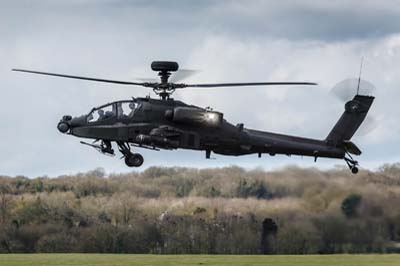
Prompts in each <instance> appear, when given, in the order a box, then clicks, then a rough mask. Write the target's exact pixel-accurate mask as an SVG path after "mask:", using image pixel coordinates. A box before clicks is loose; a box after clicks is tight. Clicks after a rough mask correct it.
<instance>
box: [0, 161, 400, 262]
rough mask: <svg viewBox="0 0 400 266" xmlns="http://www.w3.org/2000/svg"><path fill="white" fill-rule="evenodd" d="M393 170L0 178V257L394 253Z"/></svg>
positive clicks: (398, 194)
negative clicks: (27, 254)
mask: <svg viewBox="0 0 400 266" xmlns="http://www.w3.org/2000/svg"><path fill="white" fill-rule="evenodd" d="M399 206H400V164H392V165H384V166H382V167H381V168H380V169H379V170H377V171H375V172H371V171H360V173H359V174H358V175H352V174H351V173H349V171H348V169H346V168H335V169H333V170H329V171H320V170H318V169H314V168H307V169H304V168H297V167H287V168H285V169H282V170H279V171H272V172H267V171H264V170H262V169H254V170H245V169H242V168H239V167H234V166H232V167H226V168H215V169H193V168H181V167H172V168H160V167H151V168H149V169H147V170H145V171H143V172H132V173H127V174H106V173H105V172H104V170H102V169H95V170H93V171H90V172H87V173H80V174H76V175H70V176H59V177H55V178H49V177H37V178H32V179H31V178H27V177H22V176H17V177H6V176H2V177H0V253H18V252H58V253H62V252H100V253H155V254H181V253H208V254H310V253H320V254H327V253H367V252H375V253H387V252H400V207H399Z"/></svg>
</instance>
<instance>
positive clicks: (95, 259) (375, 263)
mask: <svg viewBox="0 0 400 266" xmlns="http://www.w3.org/2000/svg"><path fill="white" fill-rule="evenodd" d="M20 265H41V266H42V265H43V266H47V265H49V266H50V265H51V266H64V265H65V266H67V265H68V266H75V265H83V266H99V265H107V266H125V265H135V266H136V265H155V266H158V265H160V266H161V265H163V266H164V265H166V266H172V265H229V266H231V265H238V266H245V265H246V266H247V265H278V266H279V265H282V266H291V265H296V266H313V265H315V266H317V265H318V266H320V265H323V266H331V265H332V266H359V265H360V266H361V265H371V266H381V265H382V266H392V265H393V266H399V265H400V255H307V256H294V255H292V256H241V255H235V256H219V255H215V256H210V255H208V256H204V255H109V254H11V255H8V254H7V255H5V254H2V255H0V266H20Z"/></svg>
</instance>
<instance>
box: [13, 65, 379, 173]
mask: <svg viewBox="0 0 400 266" xmlns="http://www.w3.org/2000/svg"><path fill="white" fill-rule="evenodd" d="M151 69H152V70H153V71H155V72H158V76H159V78H160V81H159V82H148V81H146V82H131V81H119V80H110V79H100V78H91V77H82V76H73V75H65V74H57V73H50V72H40V71H33V70H26V69H12V70H13V71H19V72H26V73H32V74H41V75H50V76H56V77H63V78H73V79H81V80H89V81H97V82H106V83H114V84H120V85H134V86H142V87H146V88H150V89H152V90H153V91H154V93H155V94H156V95H158V96H159V99H156V98H150V97H144V98H132V99H129V100H123V101H115V102H111V103H107V104H104V105H101V106H99V107H95V108H93V109H92V110H91V111H90V112H89V113H88V114H84V115H81V116H77V117H72V116H70V115H65V116H63V117H62V119H61V120H60V122H59V123H58V125H57V128H58V130H59V131H60V132H61V133H64V134H68V135H73V136H76V137H80V138H87V139H94V141H93V142H92V143H88V142H84V141H81V143H82V144H85V145H88V146H91V147H93V148H95V149H96V150H98V151H100V152H101V153H103V154H108V155H115V151H114V149H113V146H112V143H113V142H115V143H116V144H117V146H118V150H119V151H120V153H121V154H122V155H123V158H124V160H125V163H126V165H127V166H129V167H139V166H141V165H142V164H143V161H144V159H143V156H142V155H141V154H140V153H137V152H134V151H133V150H134V149H136V148H146V149H151V150H160V149H168V150H173V149H190V150H198V151H205V158H207V159H210V158H211V157H210V156H211V153H212V152H213V153H215V154H221V155H231V156H239V155H248V154H257V155H258V157H261V156H262V154H269V155H271V156H274V155H276V154H283V155H288V156H291V155H300V156H310V157H314V160H315V161H317V158H319V157H324V158H334V159H344V161H345V162H346V164H347V165H348V167H349V169H350V170H351V172H352V173H354V174H356V173H357V172H358V162H357V161H356V160H354V159H353V157H352V155H360V154H361V150H360V149H359V148H358V147H357V146H356V145H355V144H354V143H353V142H352V141H351V138H352V137H353V135H354V134H355V132H356V131H357V129H358V128H359V127H360V125H361V123H362V122H363V121H364V119H365V117H366V115H367V113H368V111H369V109H370V107H371V105H372V103H373V100H374V97H373V96H368V95H360V94H359V93H358V89H357V94H356V95H355V96H354V97H353V98H352V99H351V100H349V101H347V102H346V104H345V110H344V112H343V114H342V116H341V117H340V118H339V120H338V121H337V123H336V124H335V125H334V127H333V129H332V130H331V131H330V133H329V134H328V135H327V137H326V138H325V139H321V140H319V139H310V138H304V137H298V136H290V135H284V134H277V133H272V132H265V131H260V130H255V129H248V128H245V127H244V126H243V124H241V123H240V124H236V125H234V124H232V123H229V122H228V121H226V120H225V119H224V115H223V113H221V112H218V111H215V110H213V109H211V108H201V107H198V106H195V105H190V104H186V103H184V102H182V101H179V100H174V99H173V98H171V95H172V94H173V93H174V92H175V91H176V90H181V89H185V88H215V87H236V86H263V85H268V86H270V85H317V84H316V83H312V82H244V83H204V84H186V83H177V82H171V81H170V77H171V75H174V73H175V74H177V73H179V72H178V70H179V65H178V63H177V62H171V61H154V62H152V63H151ZM358 85H359V84H358Z"/></svg>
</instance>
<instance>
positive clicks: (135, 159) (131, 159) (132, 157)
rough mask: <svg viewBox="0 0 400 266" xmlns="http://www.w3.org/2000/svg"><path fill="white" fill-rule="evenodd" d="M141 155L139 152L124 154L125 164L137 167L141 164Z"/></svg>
mask: <svg viewBox="0 0 400 266" xmlns="http://www.w3.org/2000/svg"><path fill="white" fill-rule="evenodd" d="M143 161H144V159H143V156H142V155H140V154H139V153H131V154H128V155H125V164H126V165H127V166H129V167H139V166H141V165H142V164H143Z"/></svg>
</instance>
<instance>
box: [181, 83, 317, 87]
mask: <svg viewBox="0 0 400 266" xmlns="http://www.w3.org/2000/svg"><path fill="white" fill-rule="evenodd" d="M181 85H182V88H186V87H194V88H213V87H238V86H262V85H268V86H269V85H317V83H314V82H241V83H208V84H181Z"/></svg>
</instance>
